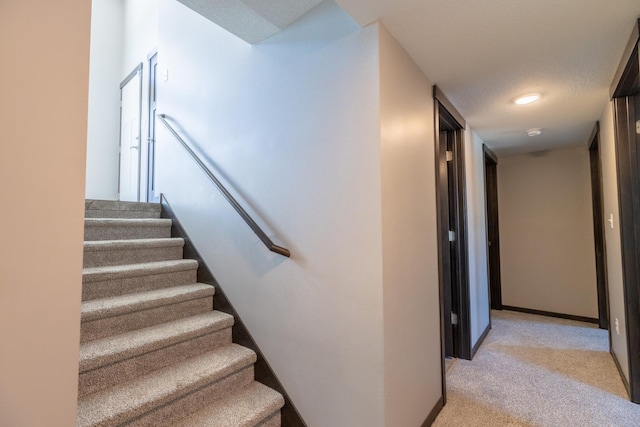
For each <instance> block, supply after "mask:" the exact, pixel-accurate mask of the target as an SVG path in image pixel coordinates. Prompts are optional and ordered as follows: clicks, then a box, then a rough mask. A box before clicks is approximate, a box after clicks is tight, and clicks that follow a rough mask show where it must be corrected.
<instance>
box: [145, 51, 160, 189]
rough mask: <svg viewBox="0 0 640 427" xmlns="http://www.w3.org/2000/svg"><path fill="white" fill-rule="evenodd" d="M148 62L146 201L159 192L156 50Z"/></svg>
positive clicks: (148, 58)
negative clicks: (157, 188) (157, 184)
mask: <svg viewBox="0 0 640 427" xmlns="http://www.w3.org/2000/svg"><path fill="white" fill-rule="evenodd" d="M147 62H148V64H149V68H148V69H149V91H148V94H147V98H148V99H147V111H148V120H147V197H146V199H147V202H158V201H159V200H160V194H156V193H155V190H156V188H155V183H156V181H155V177H156V108H157V102H158V51H157V50H153V51H152V52H151V53H149V55H147Z"/></svg>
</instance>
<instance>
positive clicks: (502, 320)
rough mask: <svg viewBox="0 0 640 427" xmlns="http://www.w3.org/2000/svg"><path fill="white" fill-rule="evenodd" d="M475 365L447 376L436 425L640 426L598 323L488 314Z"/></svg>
mask: <svg viewBox="0 0 640 427" xmlns="http://www.w3.org/2000/svg"><path fill="white" fill-rule="evenodd" d="M491 316H492V326H493V329H492V330H491V332H490V333H489V335H488V336H487V338H486V340H485V342H484V344H483V345H482V346H481V348H480V350H478V353H477V354H476V356H475V357H474V359H473V361H467V360H457V361H456V362H455V364H454V365H453V367H452V368H451V369H450V370H449V372H448V373H447V404H446V406H445V407H444V409H443V410H442V412H441V413H440V415H439V416H438V418H437V419H436V421H435V422H434V424H433V426H434V427H449V426H455V427H466V426H536V427H551V426H553V427H556V426H581V427H588V426H594V427H595V426H597V427H603V426H616V427H618V426H619V427H630V426H640V405H636V404H633V403H631V402H629V400H628V396H627V392H626V390H625V388H624V385H623V383H622V380H621V379H620V376H619V374H618V371H617V369H616V367H615V364H614V362H613V359H612V357H611V356H610V355H609V351H608V348H609V343H608V337H607V331H604V330H601V329H598V328H597V327H596V326H595V325H591V324H587V323H581V322H575V321H570V320H563V319H554V318H548V317H542V316H535V315H530V314H523V313H515V312H510V311H493V312H492V313H491Z"/></svg>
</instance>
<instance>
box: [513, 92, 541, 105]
mask: <svg viewBox="0 0 640 427" xmlns="http://www.w3.org/2000/svg"><path fill="white" fill-rule="evenodd" d="M538 99H540V95H538V94H537V93H532V94H530V95H525V96H521V97H520V98H518V99H516V104H518V105H525V104H531V103H532V102H536V101H537V100H538Z"/></svg>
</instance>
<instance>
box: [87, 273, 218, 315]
mask: <svg viewBox="0 0 640 427" xmlns="http://www.w3.org/2000/svg"><path fill="white" fill-rule="evenodd" d="M178 290H184V291H185V292H183V293H178V294H177V295H171V293H172V292H176V291H178ZM167 294H168V295H167ZM214 294H215V287H213V286H212V285H207V284H205V283H194V284H189V285H179V286H172V287H167V288H161V289H156V290H152V291H146V292H137V293H133V294H127V295H120V296H115V297H106V298H99V299H94V300H88V301H84V302H83V303H82V308H81V315H80V318H81V322H91V321H95V320H99V319H107V318H110V317H116V316H122V315H126V314H130V313H135V312H138V311H143V310H149V309H152V308H157V307H164V306H167V305H172V304H177V303H181V302H186V301H192V300H196V299H200V298H208V297H210V296H213V295H214ZM165 295H166V296H165ZM149 297H152V298H149ZM118 302H121V304H118ZM109 303H111V304H113V305H109ZM105 304H106V306H105ZM101 305H102V306H101Z"/></svg>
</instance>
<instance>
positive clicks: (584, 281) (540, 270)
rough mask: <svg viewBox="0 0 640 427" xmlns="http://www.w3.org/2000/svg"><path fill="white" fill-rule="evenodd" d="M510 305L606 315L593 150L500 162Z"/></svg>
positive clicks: (503, 267) (504, 263)
mask: <svg viewBox="0 0 640 427" xmlns="http://www.w3.org/2000/svg"><path fill="white" fill-rule="evenodd" d="M498 204H499V209H500V258H501V264H500V266H501V272H502V303H503V304H504V305H510V306H516V307H523V308H530V309H536V310H544V311H550V312H555V313H563V314H571V315H576V316H585V317H591V318H597V317H598V306H597V291H596V271H595V249H594V240H593V239H594V238H593V214H592V207H591V181H590V171H589V152H588V150H587V149H586V147H574V148H568V149H562V150H554V151H545V152H538V153H531V154H525V155H519V156H512V157H501V158H500V161H499V162H498Z"/></svg>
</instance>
